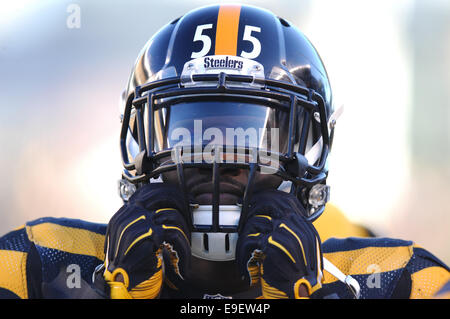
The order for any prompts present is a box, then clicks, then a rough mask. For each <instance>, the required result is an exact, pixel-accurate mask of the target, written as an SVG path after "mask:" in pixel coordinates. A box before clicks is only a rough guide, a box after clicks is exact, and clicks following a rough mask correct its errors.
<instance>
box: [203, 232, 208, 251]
mask: <svg viewBox="0 0 450 319" xmlns="http://www.w3.org/2000/svg"><path fill="white" fill-rule="evenodd" d="M203 248H205V250H206V251H209V240H208V234H203Z"/></svg>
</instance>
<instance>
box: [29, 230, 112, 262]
mask: <svg viewBox="0 0 450 319" xmlns="http://www.w3.org/2000/svg"><path fill="white" fill-rule="evenodd" d="M26 230H27V235H28V238H29V239H30V240H31V241H32V242H34V243H35V244H36V245H39V246H41V247H46V248H52V249H58V250H62V251H65V252H68V253H71V254H80V255H88V256H93V257H97V258H98V259H100V260H104V259H105V253H104V252H103V246H104V242H105V235H101V234H97V233H95V232H92V231H89V230H86V229H80V228H74V227H68V226H61V225H58V224H54V223H42V224H38V225H34V226H27V227H26Z"/></svg>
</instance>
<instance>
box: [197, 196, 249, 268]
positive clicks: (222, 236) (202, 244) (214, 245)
mask: <svg viewBox="0 0 450 319" xmlns="http://www.w3.org/2000/svg"><path fill="white" fill-rule="evenodd" d="M212 210H213V208H212V205H200V206H198V208H195V209H194V211H193V213H192V214H193V224H194V226H199V225H203V226H205V225H207V226H211V225H212V216H213V213H212ZM240 217H241V207H239V206H237V205H220V206H219V225H220V226H236V227H237V225H238V224H239V219H240ZM237 239H238V234H237V233H236V232H234V233H211V232H209V233H201V232H192V233H191V251H192V255H193V256H195V257H198V258H201V259H205V260H211V261H227V260H234V259H235V256H236V243H237Z"/></svg>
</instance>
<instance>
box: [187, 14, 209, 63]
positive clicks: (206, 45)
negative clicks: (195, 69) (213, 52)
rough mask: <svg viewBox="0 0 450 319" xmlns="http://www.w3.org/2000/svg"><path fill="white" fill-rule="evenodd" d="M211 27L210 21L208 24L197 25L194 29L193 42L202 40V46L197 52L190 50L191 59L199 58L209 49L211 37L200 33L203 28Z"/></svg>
mask: <svg viewBox="0 0 450 319" xmlns="http://www.w3.org/2000/svg"><path fill="white" fill-rule="evenodd" d="M212 27H213V25H212V24H211V23H210V24H202V25H198V26H197V29H195V34H194V42H195V41H202V42H203V47H202V49H201V50H200V51H198V52H192V54H191V58H193V59H196V58H201V57H202V56H205V55H206V54H207V53H208V52H209V50H210V49H211V38H210V37H209V36H207V35H204V34H202V33H203V30H207V29H212Z"/></svg>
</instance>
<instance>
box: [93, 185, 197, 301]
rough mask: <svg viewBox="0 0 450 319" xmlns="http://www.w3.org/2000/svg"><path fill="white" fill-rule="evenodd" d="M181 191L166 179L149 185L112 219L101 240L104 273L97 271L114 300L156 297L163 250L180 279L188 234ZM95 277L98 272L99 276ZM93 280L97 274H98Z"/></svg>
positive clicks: (186, 259) (184, 268)
mask: <svg viewBox="0 0 450 319" xmlns="http://www.w3.org/2000/svg"><path fill="white" fill-rule="evenodd" d="M183 209H184V206H183V200H182V197H181V192H180V191H179V190H178V189H177V188H175V187H173V186H170V185H166V184H162V183H159V184H148V185H145V186H143V187H141V188H140V189H138V190H137V191H136V193H135V194H133V196H132V197H131V198H130V200H129V202H128V203H127V204H125V205H124V206H123V207H122V208H121V209H119V211H118V212H117V213H116V214H115V215H114V216H113V217H112V219H111V220H110V222H109V224H108V227H107V231H106V239H105V263H104V272H103V273H102V276H101V275H100V277H101V278H100V280H103V281H104V283H105V286H106V288H107V289H108V286H109V296H110V297H111V298H113V299H116V298H120V299H125V298H133V299H150V298H156V297H158V296H159V293H160V290H161V286H162V281H163V274H162V262H163V260H162V249H164V248H165V249H167V250H168V252H169V254H170V264H171V265H165V266H166V267H173V270H174V272H175V273H176V274H177V275H178V276H179V278H180V280H183V279H184V276H185V274H186V273H187V271H188V269H189V265H190V255H191V251H190V244H189V238H190V234H189V232H188V227H187V224H186V222H185V220H184V218H183V216H182V214H181V213H180V211H182V210H183ZM97 277H99V275H97ZM96 280H97V279H96Z"/></svg>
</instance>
